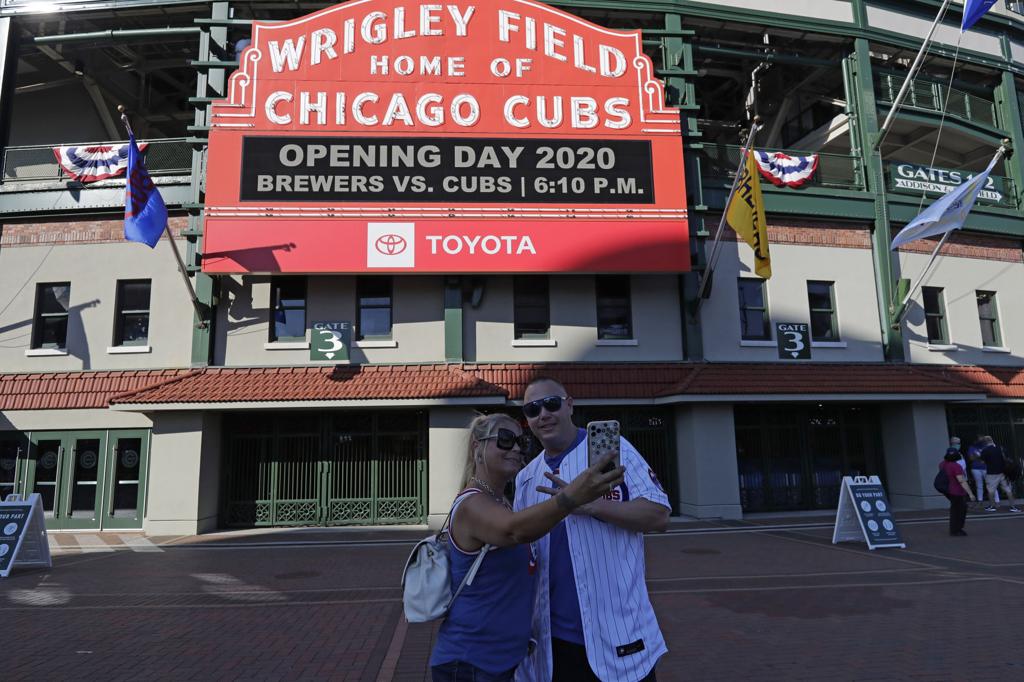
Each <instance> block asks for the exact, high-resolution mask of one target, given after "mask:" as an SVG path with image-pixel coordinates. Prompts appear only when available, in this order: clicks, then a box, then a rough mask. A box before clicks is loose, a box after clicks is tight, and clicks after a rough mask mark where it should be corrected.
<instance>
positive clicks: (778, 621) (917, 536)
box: [0, 513, 1024, 682]
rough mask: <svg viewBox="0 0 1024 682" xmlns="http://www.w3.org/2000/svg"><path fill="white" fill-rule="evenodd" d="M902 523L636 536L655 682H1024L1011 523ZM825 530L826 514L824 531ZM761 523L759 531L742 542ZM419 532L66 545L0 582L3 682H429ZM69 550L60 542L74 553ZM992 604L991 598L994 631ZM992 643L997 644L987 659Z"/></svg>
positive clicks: (1023, 554)
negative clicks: (835, 534) (855, 534)
mask: <svg viewBox="0 0 1024 682" xmlns="http://www.w3.org/2000/svg"><path fill="white" fill-rule="evenodd" d="M935 516H936V515H935V513H931V514H916V515H903V516H902V517H901V520H902V521H903V522H904V523H902V525H901V531H902V533H903V535H904V538H905V539H906V541H907V543H908V549H906V550H876V551H875V552H869V551H867V549H866V548H865V547H864V546H863V545H854V544H846V545H840V546H833V545H832V544H831V528H830V527H827V526H824V527H823V526H822V525H820V524H819V525H815V524H813V523H810V524H804V523H802V522H803V521H804V520H803V519H801V520H800V522H801V525H800V527H793V523H794V522H793V520H782V521H780V520H778V519H772V520H763V521H759V522H758V524H761V526H762V527H760V528H758V525H757V524H751V523H735V522H734V523H723V524H718V527H716V526H715V524H686V525H682V526H677V527H676V528H675V529H674V532H673V533H670V534H665V535H660V536H651V537H649V538H648V541H647V554H648V579H649V580H648V586H649V589H650V591H651V595H652V600H653V602H654V606H655V610H656V611H657V613H658V618H659V621H660V622H661V624H662V629H663V630H664V632H665V635H666V639H667V640H668V644H669V648H670V653H669V654H668V655H667V656H666V657H665V658H664V659H663V660H662V662H661V664H660V665H659V668H658V677H659V679H661V680H669V681H673V680H736V679H741V680H823V679H829V680H907V679H921V680H950V679H971V680H972V681H976V680H990V679H991V680H1012V679H1024V657H1021V656H1017V655H1014V654H1013V653H1012V652H1013V651H1016V650H1018V649H1019V644H1018V641H1019V638H1020V637H1019V633H1020V632H1021V630H1022V628H1024V608H1022V607H1024V543H1021V542H1020V538H1021V531H1022V530H1024V525H1022V523H1024V519H1020V518H1017V517H1010V516H1009V515H1006V514H1001V515H999V516H997V517H993V516H991V515H989V516H985V517H979V516H978V515H972V516H971V517H970V518H969V520H968V525H967V530H968V532H969V533H970V536H969V537H967V538H950V537H949V536H948V535H946V532H945V525H944V521H942V520H939V521H937V522H931V523H912V522H911V521H914V520H917V521H921V520H926V519H927V518H929V517H935ZM826 521H827V520H826ZM754 531H756V532H754ZM422 534H423V533H422V531H414V532H408V531H389V532H375V533H374V532H362V531H288V532H275V533H269V534H260V535H230V536H218V535H214V536H204V537H202V538H182V539H173V540H172V539H168V538H161V539H155V538H151V540H154V541H155V544H157V545H158V546H159V547H160V548H161V549H162V550H163V551H162V552H136V551H130V550H129V551H112V552H102V553H80V552H74V551H71V552H63V553H60V554H58V555H57V556H56V557H55V563H54V568H53V569H52V570H50V571H41V570H23V571H16V572H15V574H14V575H13V576H12V577H11V578H10V579H8V580H6V581H3V582H0V623H2V624H3V628H4V631H5V637H6V641H7V642H8V647H7V652H8V653H6V654H5V655H4V656H3V658H2V660H3V673H2V677H3V679H4V680H38V679H57V680H59V679H72V678H74V679H86V680H91V679H104V680H120V679H132V680H138V679H147V680H149V679H153V680H165V679H166V680H193V679H194V680H221V679H223V680H236V679H238V680H240V679H245V680H284V679H288V680H290V679H301V680H307V679H308V680H371V681H375V682H386V681H387V680H403V681H404V680H425V679H427V677H428V676H427V661H428V659H429V655H430V648H431V646H432V643H433V638H434V636H435V633H436V625H406V624H404V623H403V622H402V621H401V620H400V610H401V604H400V594H399V590H398V588H397V583H398V579H399V576H400V572H401V567H402V564H403V562H404V560H405V557H406V555H407V553H408V550H409V545H408V540H409V539H410V538H415V537H418V536H420V535H422ZM67 540H68V538H66V537H62V538H61V545H62V546H64V545H67V546H71V543H70V542H67ZM989 605H998V607H996V608H997V611H998V617H999V621H998V622H995V623H993V622H991V620H990V613H991V610H990V609H989V608H988V607H989ZM986 651H996V652H1002V653H1001V654H1000V655H996V656H989V655H987V654H985V653H984V652H986Z"/></svg>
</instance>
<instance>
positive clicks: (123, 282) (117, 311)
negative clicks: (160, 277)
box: [113, 279, 153, 347]
mask: <svg viewBox="0 0 1024 682" xmlns="http://www.w3.org/2000/svg"><path fill="white" fill-rule="evenodd" d="M130 284H146V285H147V286H148V289H147V291H146V299H147V300H146V307H145V309H141V308H140V309H135V308H132V309H126V308H124V299H125V294H124V289H125V287H126V286H127V285H130ZM152 306H153V280H151V279H119V280H117V285H116V291H115V294H114V338H113V345H114V347H122V346H129V347H130V346H148V345H149V331H148V330H149V318H150V309H151V308H152ZM130 315H134V316H142V315H145V316H146V329H147V331H146V337H145V338H144V339H141V340H139V339H133V340H131V341H129V342H127V343H125V340H124V323H125V318H126V317H127V316H130Z"/></svg>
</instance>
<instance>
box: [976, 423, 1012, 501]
mask: <svg viewBox="0 0 1024 682" xmlns="http://www.w3.org/2000/svg"><path fill="white" fill-rule="evenodd" d="M982 444H983V445H984V447H983V448H982V450H981V458H982V459H983V460H984V461H985V489H986V490H988V496H989V499H990V500H992V502H990V503H989V506H987V507H985V511H987V512H994V511H998V509H999V498H998V495H999V489H1000V488H1001V489H1002V491H1003V492H1004V493H1006V497H1007V498H1008V499H1009V500H1010V511H1011V512H1015V513H1020V507H1018V506H1017V499H1016V498H1015V497H1014V496H1013V488H1012V487H1011V486H1010V483H1009V482H1008V481H1007V480H1006V476H1005V475H1004V472H1005V471H1006V463H1005V460H1006V458H1005V455H1004V454H1003V449H1002V448H1001V447H999V446H998V445H996V443H995V441H994V440H993V439H992V436H985V437H984V438H982Z"/></svg>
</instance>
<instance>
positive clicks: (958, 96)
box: [875, 73, 999, 128]
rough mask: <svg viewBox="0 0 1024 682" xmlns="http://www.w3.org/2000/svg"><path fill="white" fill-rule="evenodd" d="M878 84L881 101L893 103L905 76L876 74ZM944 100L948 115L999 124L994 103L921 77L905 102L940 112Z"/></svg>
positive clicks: (990, 125) (994, 125)
mask: <svg viewBox="0 0 1024 682" xmlns="http://www.w3.org/2000/svg"><path fill="white" fill-rule="evenodd" d="M875 87H876V88H877V92H876V93H875V94H876V96H877V97H878V101H879V102H884V103H886V104H892V102H893V100H895V99H896V95H897V94H898V93H899V91H900V88H901V87H903V76H901V75H898V74H891V73H881V74H877V76H876V80H875ZM947 95H948V98H949V99H948V102H947ZM944 102H946V115H947V116H954V117H956V118H959V119H962V120H964V121H969V122H971V123H980V124H982V125H985V126H988V127H990V128H998V127H999V123H998V118H997V117H996V105H995V102H993V101H992V100H988V99H985V98H984V97H979V96H978V95H972V94H971V93H969V92H964V91H963V90H957V89H956V88H950V87H948V86H946V85H945V84H943V83H937V82H935V81H928V80H922V79H920V78H918V79H917V80H915V81H914V82H913V83H911V85H910V90H909V91H908V92H907V98H906V99H905V100H904V101H903V105H904V106H909V107H915V108H917V109H925V110H928V111H936V112H941V111H942V105H943V103H944Z"/></svg>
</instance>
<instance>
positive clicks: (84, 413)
mask: <svg viewBox="0 0 1024 682" xmlns="http://www.w3.org/2000/svg"><path fill="white" fill-rule="evenodd" d="M152 425H153V422H151V421H150V420H149V417H147V416H146V415H144V414H137V413H135V412H113V411H111V410H107V409H98V410H6V411H0V431H7V430H15V431H54V430H62V431H64V430H73V429H74V430H85V429H148V428H149V427H150V426H152Z"/></svg>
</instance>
